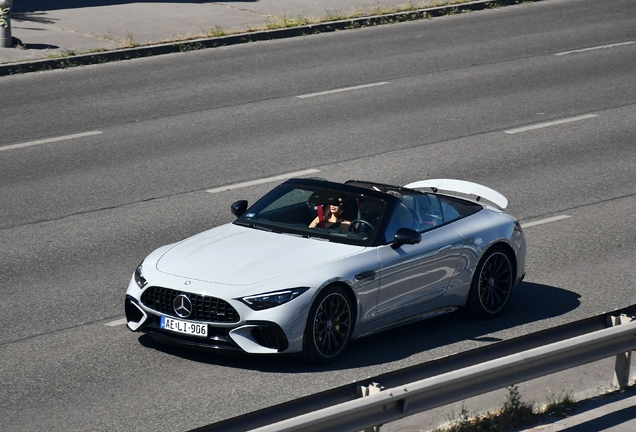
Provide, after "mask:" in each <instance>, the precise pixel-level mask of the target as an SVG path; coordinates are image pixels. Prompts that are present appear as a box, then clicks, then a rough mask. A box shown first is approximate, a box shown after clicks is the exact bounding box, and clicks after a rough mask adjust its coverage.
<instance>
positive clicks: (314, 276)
mask: <svg viewBox="0 0 636 432" xmlns="http://www.w3.org/2000/svg"><path fill="white" fill-rule="evenodd" d="M507 204H508V201H507V199H506V198H505V197H504V196H503V195H501V194H500V193H498V192H496V191H494V190H492V189H490V188H488V187H486V186H482V185H479V184H476V183H471V182H467V181H462V180H449V179H438V180H424V181H419V182H415V183H411V184H409V185H406V186H404V187H399V186H389V185H385V184H378V183H373V182H366V181H353V180H352V181H347V182H345V183H335V182H330V181H326V180H321V179H291V180H288V181H286V182H284V183H282V184H281V185H279V186H277V187H276V188H274V189H273V190H272V191H270V192H269V193H267V194H266V195H265V196H264V197H263V198H261V199H260V200H258V201H257V202H256V203H255V204H253V205H252V206H251V207H249V206H248V203H247V201H237V202H235V203H234V204H232V206H231V210H232V213H233V214H234V215H235V216H236V217H237V219H236V220H235V221H234V222H232V223H229V224H226V225H222V226H219V227H216V228H213V229H211V230H209V231H205V232H202V233H200V234H198V235H195V236H193V237H190V238H188V239H185V240H183V241H181V242H178V243H174V244H170V245H167V246H163V247H161V248H159V249H157V250H155V251H154V252H152V253H151V254H150V255H148V257H147V258H146V259H145V260H144V261H143V262H142V263H141V264H140V265H139V266H138V267H137V269H136V270H135V272H134V274H133V277H132V279H131V281H130V285H129V286H128V291H127V292H126V300H125V311H126V320H127V322H128V328H129V329H130V330H132V331H141V332H144V333H147V334H148V335H150V336H151V337H152V338H153V339H156V340H159V341H163V342H168V343H176V344H181V345H189V346H198V347H208V348H212V349H224V350H238V351H243V352H246V353H250V354H288V353H304V355H305V356H306V357H307V358H308V359H309V360H311V361H313V362H317V363H327V362H330V361H333V360H335V359H336V358H337V357H338V356H340V355H341V353H342V352H343V350H344V348H345V346H346V345H347V343H348V342H349V341H350V340H351V339H355V338H360V337H363V336H367V335H370V334H373V333H376V332H379V331H382V330H386V329H388V328H391V327H394V326H398V325H403V324H406V323H410V322H413V321H415V320H420V319H424V318H430V317H434V316H437V315H441V314H445V313H447V312H452V311H455V310H457V309H460V308H461V309H464V310H466V311H467V312H469V313H470V314H472V315H474V316H476V317H482V318H488V317H493V316H496V315H497V314H499V313H500V312H501V311H502V310H503V309H504V307H505V306H506V303H507V302H508V299H509V298H510V294H511V292H512V290H513V288H514V287H515V286H516V285H517V284H518V283H519V282H520V281H521V280H522V279H523V277H524V275H525V254H526V242H525V237H524V234H523V231H522V230H521V226H520V225H519V223H518V222H517V220H516V219H515V218H513V217H512V216H510V215H508V214H507V213H505V212H504V211H503V209H504V208H505V207H506V205H507Z"/></svg>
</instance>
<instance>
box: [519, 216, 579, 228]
mask: <svg viewBox="0 0 636 432" xmlns="http://www.w3.org/2000/svg"><path fill="white" fill-rule="evenodd" d="M571 217H572V216H568V215H561V216H554V217H550V218H547V219H541V220H538V221H534V222H528V223H524V224H521V228H523V229H526V228H530V227H533V226H535V225H542V224H546V223H550V222H556V221H560V220H563V219H567V218H571Z"/></svg>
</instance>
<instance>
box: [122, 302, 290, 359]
mask: <svg viewBox="0 0 636 432" xmlns="http://www.w3.org/2000/svg"><path fill="white" fill-rule="evenodd" d="M124 309H125V313H126V321H127V326H128V328H129V329H130V330H131V331H135V332H137V331H139V332H142V333H146V334H148V335H150V336H151V337H152V338H153V339H156V340H159V341H164V342H167V343H171V344H178V345H185V346H193V347H200V348H209V349H218V350H234V351H244V352H246V353H250V354H277V353H282V352H286V351H287V350H288V349H289V348H290V343H289V339H288V337H287V335H286V333H285V331H284V330H283V329H282V328H281V327H280V326H279V325H278V324H276V323H274V322H270V321H249V320H245V321H240V320H237V321H238V322H236V323H211V322H206V321H199V320H187V319H185V320H184V319H183V318H180V317H178V316H176V315H175V314H174V313H172V314H171V313H165V312H161V311H156V310H153V309H151V308H149V307H147V306H146V305H144V304H143V303H142V302H141V301H140V300H138V299H136V298H135V297H133V296H131V295H129V294H127V295H126V300H125V303H124ZM162 315H163V316H169V317H171V318H176V319H180V320H183V321H186V322H192V323H195V324H201V325H206V326H207V336H206V337H195V336H188V335H186V334H180V333H175V332H172V331H169V330H165V329H162V328H161V326H160V322H161V316H162Z"/></svg>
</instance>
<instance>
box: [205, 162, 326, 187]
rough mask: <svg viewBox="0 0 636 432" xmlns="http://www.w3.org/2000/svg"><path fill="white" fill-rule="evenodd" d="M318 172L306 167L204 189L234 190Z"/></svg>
mask: <svg viewBox="0 0 636 432" xmlns="http://www.w3.org/2000/svg"><path fill="white" fill-rule="evenodd" d="M318 172H320V170H319V169H315V168H312V169H308V170H304V171H296V172H293V173H288V174H281V175H278V176H274V177H266V178H262V179H258V180H252V181H247V182H243V183H235V184H232V185H227V186H221V187H218V188H214V189H208V190H206V192H210V193H219V192H225V191H230V190H234V189H241V188H246V187H250V186H255V185H259V184H264V183H271V182H274V181H279V180H287V179H290V178H294V177H302V176H306V175H310V174H315V173H318Z"/></svg>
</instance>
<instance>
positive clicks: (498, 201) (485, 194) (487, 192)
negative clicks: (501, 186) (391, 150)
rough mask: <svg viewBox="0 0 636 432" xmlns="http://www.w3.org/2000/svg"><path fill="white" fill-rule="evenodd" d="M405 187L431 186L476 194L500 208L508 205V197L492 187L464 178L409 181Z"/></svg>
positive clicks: (436, 188) (432, 187)
mask: <svg viewBox="0 0 636 432" xmlns="http://www.w3.org/2000/svg"><path fill="white" fill-rule="evenodd" d="M404 187H405V188H409V189H421V188H431V189H435V190H443V191H449V192H457V193H461V194H466V195H476V196H477V199H478V200H479V199H480V198H484V199H487V200H488V201H490V202H492V203H493V204H495V205H497V206H498V207H499V208H501V209H505V208H506V207H507V206H508V199H507V198H506V197H505V196H503V195H502V194H500V193H499V192H497V191H496V190H494V189H490V188H489V187H487V186H484V185H480V184H478V183H472V182H469V181H464V180H453V179H431V180H420V181H416V182H413V183H409V184H407V185H406V186H404Z"/></svg>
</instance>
